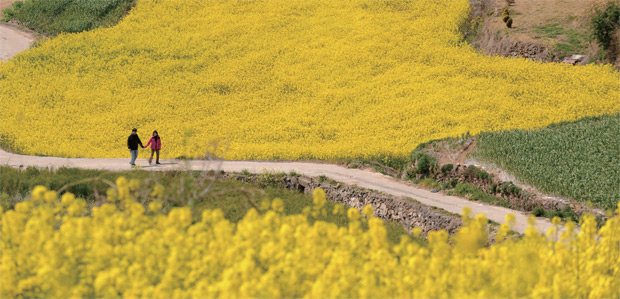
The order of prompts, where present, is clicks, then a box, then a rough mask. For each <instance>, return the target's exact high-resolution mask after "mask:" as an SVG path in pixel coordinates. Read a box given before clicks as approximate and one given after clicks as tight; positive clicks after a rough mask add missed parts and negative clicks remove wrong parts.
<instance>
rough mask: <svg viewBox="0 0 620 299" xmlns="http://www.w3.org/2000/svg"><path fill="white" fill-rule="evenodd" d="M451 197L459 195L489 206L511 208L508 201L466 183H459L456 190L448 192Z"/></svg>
mask: <svg viewBox="0 0 620 299" xmlns="http://www.w3.org/2000/svg"><path fill="white" fill-rule="evenodd" d="M448 194H449V195H457V196H459V197H463V198H467V199H469V200H473V201H481V202H486V203H488V204H492V205H497V206H502V207H506V208H508V207H509V204H508V202H507V201H506V200H504V199H501V198H498V197H495V196H492V195H489V194H487V193H486V192H484V191H482V190H480V189H478V188H476V187H474V186H472V185H470V184H466V183H458V184H456V186H455V187H454V190H452V191H450V192H448Z"/></svg>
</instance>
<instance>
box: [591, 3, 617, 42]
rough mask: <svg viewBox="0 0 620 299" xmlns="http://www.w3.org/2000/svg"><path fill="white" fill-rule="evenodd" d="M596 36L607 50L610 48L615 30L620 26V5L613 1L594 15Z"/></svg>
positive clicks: (593, 24)
mask: <svg viewBox="0 0 620 299" xmlns="http://www.w3.org/2000/svg"><path fill="white" fill-rule="evenodd" d="M592 27H593V29H594V30H593V31H594V33H593V34H594V37H595V38H596V40H597V41H598V43H599V44H600V45H601V46H602V47H603V49H605V50H609V48H610V47H611V44H612V40H613V34H614V31H615V30H616V29H617V28H618V27H620V5H618V4H617V3H616V2H614V1H611V2H609V3H608V4H607V6H606V7H605V9H603V10H598V9H597V10H596V13H595V14H594V16H593V17H592Z"/></svg>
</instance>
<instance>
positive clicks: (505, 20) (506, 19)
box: [502, 15, 510, 23]
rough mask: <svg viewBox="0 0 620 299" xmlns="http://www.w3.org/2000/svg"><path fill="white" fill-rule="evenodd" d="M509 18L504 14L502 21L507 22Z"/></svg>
mask: <svg viewBox="0 0 620 299" xmlns="http://www.w3.org/2000/svg"><path fill="white" fill-rule="evenodd" d="M509 19H510V16H509V15H505V16H503V17H502V21H504V23H506V22H508V20H509Z"/></svg>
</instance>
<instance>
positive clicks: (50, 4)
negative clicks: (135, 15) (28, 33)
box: [3, 0, 136, 34]
mask: <svg viewBox="0 0 620 299" xmlns="http://www.w3.org/2000/svg"><path fill="white" fill-rule="evenodd" d="M135 3H136V0H26V1H17V2H15V3H13V6H12V7H10V8H8V9H5V10H4V11H3V15H4V18H5V20H7V21H8V20H17V21H19V22H21V23H23V24H24V25H25V26H27V27H29V28H31V29H34V30H37V31H39V32H42V33H47V34H59V33H61V32H81V31H85V30H90V29H94V28H98V27H107V26H112V25H114V24H116V23H118V22H119V21H120V19H121V18H122V17H123V16H124V15H125V14H126V13H127V12H128V11H129V10H130V9H131V8H132V7H133V6H135Z"/></svg>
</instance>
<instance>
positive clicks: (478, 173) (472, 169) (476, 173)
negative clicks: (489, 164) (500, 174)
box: [463, 165, 493, 180]
mask: <svg viewBox="0 0 620 299" xmlns="http://www.w3.org/2000/svg"><path fill="white" fill-rule="evenodd" d="M463 175H464V176H465V177H466V178H468V179H470V180H471V179H476V178H478V179H482V180H490V179H492V178H493V175H491V174H490V173H488V172H486V171H484V170H482V169H479V168H478V167H476V166H474V165H469V166H467V168H465V171H464V172H463Z"/></svg>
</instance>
